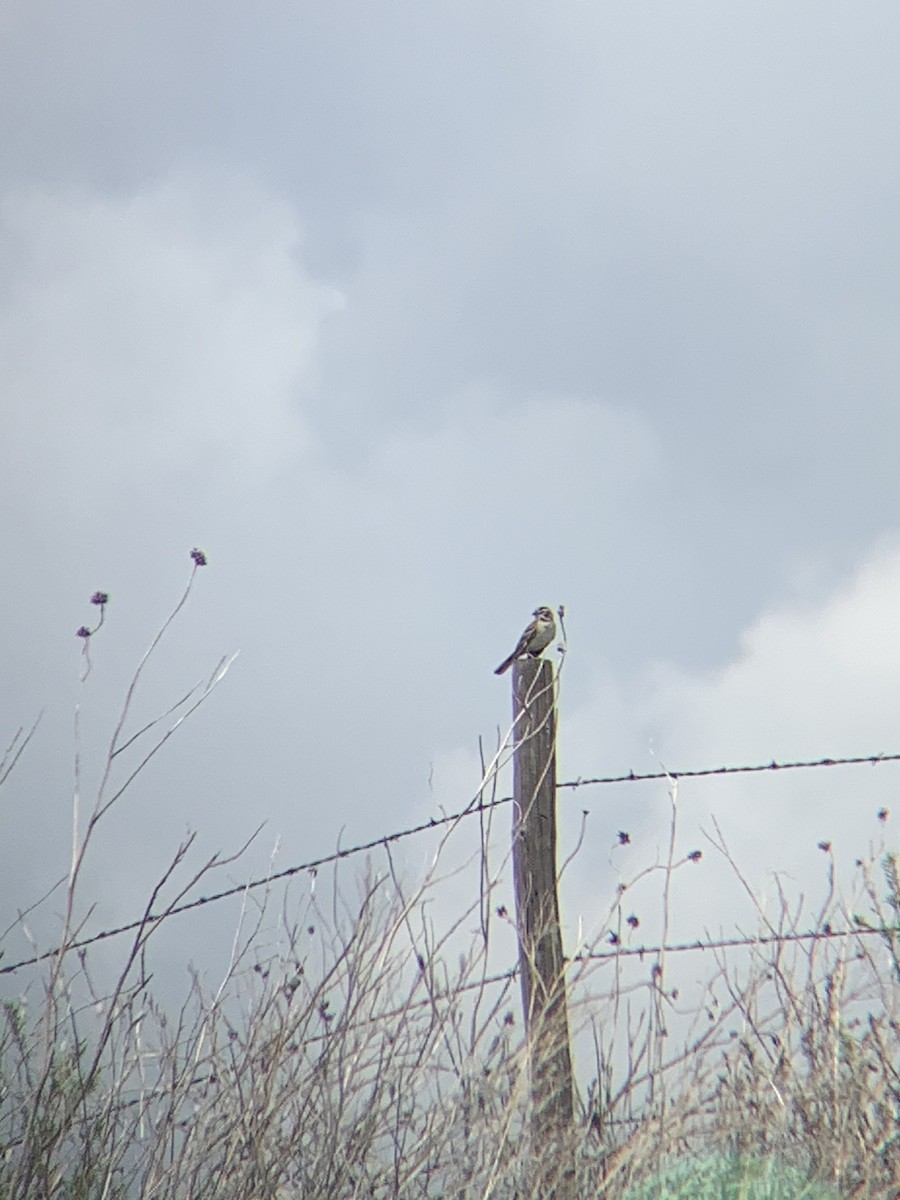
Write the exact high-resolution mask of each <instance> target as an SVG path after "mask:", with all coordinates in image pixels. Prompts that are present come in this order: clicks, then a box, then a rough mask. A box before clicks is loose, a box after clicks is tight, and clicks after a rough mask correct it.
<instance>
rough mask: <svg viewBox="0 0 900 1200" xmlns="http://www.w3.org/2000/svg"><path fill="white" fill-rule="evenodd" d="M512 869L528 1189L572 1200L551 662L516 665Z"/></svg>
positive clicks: (546, 1198) (546, 1197)
mask: <svg viewBox="0 0 900 1200" xmlns="http://www.w3.org/2000/svg"><path fill="white" fill-rule="evenodd" d="M513 719H514V720H515V721H516V724H515V730H516V747H515V754H514V759H513V868H514V873H515V892H516V926H517V929H518V934H519V973H520V976H521V982H522V1006H523V1008H524V1012H525V1031H526V1037H527V1042H528V1055H529V1070H530V1078H531V1143H532V1152H533V1154H534V1163H535V1169H536V1179H535V1192H534V1194H535V1196H540V1198H541V1200H570V1198H571V1197H573V1196H574V1194H575V1193H574V1186H575V1178H574V1174H575V1172H574V1166H573V1161H572V1137H571V1128H572V1115H573V1080H572V1058H571V1052H570V1049H569V1021H568V1014H567V1011H566V972H565V962H564V959H563V949H562V933H561V931H560V926H559V897H558V895H557V890H556V699H555V692H554V674H553V666H552V664H551V663H550V662H548V661H547V660H545V659H532V658H524V659H518V660H517V661H516V663H515V664H514V668H513Z"/></svg>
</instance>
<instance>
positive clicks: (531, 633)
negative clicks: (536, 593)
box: [494, 604, 556, 675]
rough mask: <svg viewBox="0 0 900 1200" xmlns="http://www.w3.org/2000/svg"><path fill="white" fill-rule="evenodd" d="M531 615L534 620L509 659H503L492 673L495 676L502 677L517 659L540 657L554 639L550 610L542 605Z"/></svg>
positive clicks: (553, 622) (553, 626) (554, 624)
mask: <svg viewBox="0 0 900 1200" xmlns="http://www.w3.org/2000/svg"><path fill="white" fill-rule="evenodd" d="M531 615H532V616H533V617H534V620H533V621H532V622H531V624H530V625H528V626H527V627H526V629H525V630H524V631H523V633H522V636H521V637H520V638H519V641H518V643H517V645H516V648H515V650H513V652H512V654H511V655H510V656H509V658H504V660H503V662H502V663H501V664H500V666H499V667H497V669H496V670H495V671H494V674H495V675H502V674H503V673H504V672H505V671H508V670H509V668H510V667H511V666H512V665H513V663H514V662H515V661H516V659H517V658H524V657H525V655H526V654H527V655H529V656H530V657H531V658H538V657H540V655H541V654H542V653H543V652H544V651H545V650H546V649H547V647H548V646H549V645H550V643H551V642H552V641H553V639H554V638H555V637H556V621H555V620H554V619H553V611H552V610H551V609H549V608H547V606H546V605H545V604H544V605H541V607H540V608H536V609H535V610H534V612H533V613H532V614H531Z"/></svg>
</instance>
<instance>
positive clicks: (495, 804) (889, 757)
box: [0, 753, 900, 975]
mask: <svg viewBox="0 0 900 1200" xmlns="http://www.w3.org/2000/svg"><path fill="white" fill-rule="evenodd" d="M890 762H900V753H896V754H868V755H856V756H854V757H848V758H818V759H804V760H797V761H791V762H776V761H775V760H774V759H773V760H772V761H771V762H768V763H754V764H750V765H746V766H721V767H699V768H693V769H690V770H685V771H675V770H672V771H666V770H663V771H649V772H645V773H637V772H635V771H629V772H628V773H627V774H626V775H604V776H597V777H595V778H588V779H583V778H580V777H579V778H578V779H573V780H567V781H564V782H562V783H557V785H556V787H557V790H558V791H562V790H564V789H568V790H577V789H578V788H582V787H592V786H598V785H604V784H618V783H645V782H651V781H654V780H656V781H658V780H662V779H672V780H675V779H699V778H703V777H707V776H713V775H748V774H759V773H760V772H765V771H796V770H810V769H814V768H821V767H847V766H861V765H870V766H878V765H879V764H880V763H890ZM511 801H512V796H502V797H500V798H499V799H495V800H489V801H485V802H484V803H477V802H476V803H472V802H470V803H469V804H468V805H467V806H466V808H464V809H460V810H459V811H458V812H454V813H450V814H448V815H444V816H442V817H431V818H429V819H428V820H427V821H423V822H422V823H421V824H419V825H412V826H409V827H408V828H406V829H399V830H396V831H395V832H393V833H388V834H383V835H382V836H381V837H378V838H373V839H372V840H371V841H368V842H362V843H360V844H359V845H356V846H348V847H347V848H346V849H343V850H337V851H335V852H334V853H332V854H324V855H322V856H320V857H319V858H314V859H309V860H308V861H307V862H303V863H297V864H296V865H294V866H291V867H286V868H285V869H284V870H282V871H275V872H272V873H271V874H269V875H265V876H263V877H261V878H259V879H251V880H249V881H248V882H245V883H240V884H235V885H234V886H232V887H229V888H223V889H222V890H221V891H218V892H213V893H211V894H210V895H208V896H198V897H197V899H195V900H188V901H186V902H185V903H184V904H178V905H175V906H173V907H172V908H169V909H167V910H166V911H165V912H164V913H149V914H147V915H145V916H143V917H140V918H138V919H137V920H134V921H129V922H127V923H126V924H124V925H118V926H116V927H114V928H112V929H103V930H100V931H99V932H98V933H95V934H92V935H91V936H90V937H87V938H79V939H77V940H75V941H73V942H71V943H69V944H68V945H66V946H55V947H53V948H52V949H50V950H44V951H42V952H41V953H40V954H34V955H31V956H30V957H29V958H23V959H20V960H19V961H17V962H14V963H9V964H7V965H5V966H4V965H2V964H0V975H12V974H14V973H15V972H16V971H21V970H23V969H24V968H25V967H31V966H35V965H37V964H38V963H41V962H45V961H46V960H47V959H50V958H53V957H54V956H55V955H58V954H59V953H61V952H66V953H69V952H71V951H72V950H83V949H85V948H86V947H88V946H92V945H93V944H94V943H95V942H102V941H106V940H107V939H109V938H113V937H119V936H120V935H121V934H124V933H132V932H134V931H135V930H136V929H147V928H148V927H149V926H151V925H155V924H157V923H158V922H160V921H163V920H167V919H168V918H169V917H174V916H179V915H180V914H182V913H186V912H191V911H192V910H194V909H197V908H202V907H204V906H205V905H207V904H216V903H218V902H219V901H220V900H227V899H229V898H231V897H234V896H240V895H244V894H246V893H247V892H250V891H253V890H255V889H257V888H261V887H270V886H271V885H272V884H273V883H278V882H279V881H280V880H283V879H290V878H291V877H292V876H294V875H300V874H302V873H303V872H315V871H317V870H318V869H319V868H320V867H324V866H328V865H329V864H331V863H336V862H340V861H341V860H342V859H345V858H352V857H353V856H354V855H357V854H364V853H365V852H366V851H368V850H376V849H378V848H379V847H381V846H389V845H392V844H394V843H396V842H399V841H402V840H403V839H405V838H408V837H413V836H415V835H416V834H420V833H426V832H428V831H429V830H433V829H440V828H442V827H443V826H446V825H452V824H454V823H456V822H458V821H461V820H463V818H465V817H471V816H475V815H476V814H479V813H480V814H484V813H486V812H489V811H491V810H492V809H495V808H500V807H501V806H502V805H504V804H509V803H511ZM859 932H861V931H859ZM804 936H807V937H808V936H812V935H809V934H807V935H804ZM835 936H838V935H835ZM756 942H757V944H758V943H759V939H756ZM736 944H741V943H736ZM689 945H693V944H692V943H691V944H689ZM694 948H699V947H696V946H694ZM666 949H668V948H666ZM621 952H622V951H621V949H620V950H619V953H621ZM651 952H652V951H647V953H651ZM629 953H638V951H637V950H634V951H630V950H629Z"/></svg>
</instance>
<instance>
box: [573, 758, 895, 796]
mask: <svg viewBox="0 0 900 1200" xmlns="http://www.w3.org/2000/svg"><path fill="white" fill-rule="evenodd" d="M888 762H900V754H866V755H858V756H856V757H854V758H815V759H802V760H798V761H796V762H776V761H775V760H774V759H773V760H772V761H771V762H768V763H754V764H752V765H750V766H742V767H699V768H696V769H694V770H690V771H665V770H662V771H649V772H647V773H645V774H642V775H638V774H635V772H634V771H629V772H628V774H627V775H599V776H597V777H596V778H595V779H582V778H581V777H579V778H578V779H571V780H568V781H566V782H565V783H558V784H557V785H556V787H557V789H558V790H560V789H562V788H580V787H591V786H592V785H594V784H601V783H640V782H644V781H647V780H651V779H701V778H703V777H704V776H708V775H751V774H757V773H759V772H760V771H800V770H808V769H810V768H813V767H858V766H861V765H871V766H873V767H877V766H878V764H879V763H888Z"/></svg>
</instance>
